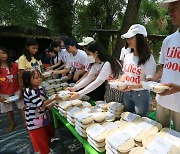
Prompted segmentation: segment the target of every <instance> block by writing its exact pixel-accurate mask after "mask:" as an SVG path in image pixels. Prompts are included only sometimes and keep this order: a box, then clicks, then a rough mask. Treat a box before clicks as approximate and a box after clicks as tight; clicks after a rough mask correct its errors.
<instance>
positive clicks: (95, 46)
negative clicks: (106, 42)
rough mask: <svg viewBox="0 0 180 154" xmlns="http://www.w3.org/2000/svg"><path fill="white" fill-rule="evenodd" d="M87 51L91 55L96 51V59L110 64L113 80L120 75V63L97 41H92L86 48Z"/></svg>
mask: <svg viewBox="0 0 180 154" xmlns="http://www.w3.org/2000/svg"><path fill="white" fill-rule="evenodd" d="M87 50H88V51H90V52H93V53H95V52H96V51H97V52H98V58H99V59H100V60H101V61H103V62H106V61H108V62H109V63H110V64H111V70H112V74H113V76H114V77H115V78H118V77H119V74H120V73H122V67H121V64H120V62H119V61H118V60H117V59H116V58H114V57H112V56H111V55H110V54H109V53H108V52H107V51H106V50H105V48H104V47H103V46H102V45H101V43H99V42H97V41H93V42H91V43H90V44H89V45H88V46H87Z"/></svg>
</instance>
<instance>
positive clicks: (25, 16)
mask: <svg viewBox="0 0 180 154" xmlns="http://www.w3.org/2000/svg"><path fill="white" fill-rule="evenodd" d="M0 5H1V7H0V19H1V20H0V24H2V25H15V26H21V27H26V28H29V27H34V26H35V25H37V23H38V21H37V20H38V10H37V7H36V6H35V5H33V4H32V3H29V2H28V1H25V0H0Z"/></svg>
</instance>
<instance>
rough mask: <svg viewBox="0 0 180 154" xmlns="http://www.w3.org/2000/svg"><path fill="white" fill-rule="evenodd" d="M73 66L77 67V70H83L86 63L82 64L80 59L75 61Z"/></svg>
mask: <svg viewBox="0 0 180 154" xmlns="http://www.w3.org/2000/svg"><path fill="white" fill-rule="evenodd" d="M73 66H74V67H75V68H76V69H77V70H82V69H84V68H85V66H84V65H82V64H81V63H80V62H79V61H76V62H73Z"/></svg>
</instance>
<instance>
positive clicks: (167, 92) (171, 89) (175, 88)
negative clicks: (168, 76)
mask: <svg viewBox="0 0 180 154" xmlns="http://www.w3.org/2000/svg"><path fill="white" fill-rule="evenodd" d="M163 85H165V86H168V87H169V89H167V90H165V91H164V92H163V93H161V94H159V95H160V96H165V95H171V94H174V93H177V92H180V85H177V84H174V83H167V84H163Z"/></svg>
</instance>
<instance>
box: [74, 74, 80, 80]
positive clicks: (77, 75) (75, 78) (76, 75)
mask: <svg viewBox="0 0 180 154" xmlns="http://www.w3.org/2000/svg"><path fill="white" fill-rule="evenodd" d="M78 79H79V74H78V73H76V74H74V76H73V81H77V80H78Z"/></svg>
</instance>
